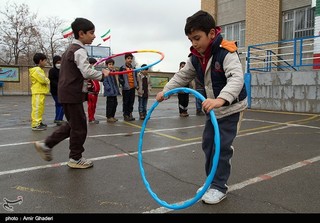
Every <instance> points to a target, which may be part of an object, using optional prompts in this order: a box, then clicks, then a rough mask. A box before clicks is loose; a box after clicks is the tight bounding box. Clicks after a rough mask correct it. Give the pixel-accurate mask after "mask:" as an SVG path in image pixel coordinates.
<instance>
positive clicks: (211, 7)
mask: <svg viewBox="0 0 320 223" xmlns="http://www.w3.org/2000/svg"><path fill="white" fill-rule="evenodd" d="M217 1H218V0H201V9H202V10H204V11H207V12H209V13H210V14H211V15H212V16H213V18H214V19H215V20H217Z"/></svg>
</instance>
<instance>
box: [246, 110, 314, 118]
mask: <svg viewBox="0 0 320 223" xmlns="http://www.w3.org/2000/svg"><path fill="white" fill-rule="evenodd" d="M246 111H253V112H260V113H274V114H284V115H301V116H306V115H307V116H309V115H317V114H314V113H297V112H283V111H271V110H255V109H247V110H246ZM317 116H319V117H320V115H317Z"/></svg>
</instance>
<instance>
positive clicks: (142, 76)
mask: <svg viewBox="0 0 320 223" xmlns="http://www.w3.org/2000/svg"><path fill="white" fill-rule="evenodd" d="M145 66H147V64H142V65H141V67H145ZM137 83H138V87H137V90H138V101H139V106H138V109H139V116H140V120H144V119H145V117H146V114H147V105H148V97H149V95H150V93H151V79H150V75H149V73H148V69H145V70H141V71H140V72H139V73H138V75H137Z"/></svg>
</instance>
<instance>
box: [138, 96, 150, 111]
mask: <svg viewBox="0 0 320 223" xmlns="http://www.w3.org/2000/svg"><path fill="white" fill-rule="evenodd" d="M138 100H139V107H138V109H139V113H143V114H146V113H147V105H148V97H140V96H138Z"/></svg>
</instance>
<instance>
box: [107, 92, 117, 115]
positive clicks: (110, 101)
mask: <svg viewBox="0 0 320 223" xmlns="http://www.w3.org/2000/svg"><path fill="white" fill-rule="evenodd" d="M106 103H107V104H106V117H107V118H113V117H114V116H115V114H116V111H117V106H118V99H117V96H107V101H106Z"/></svg>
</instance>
